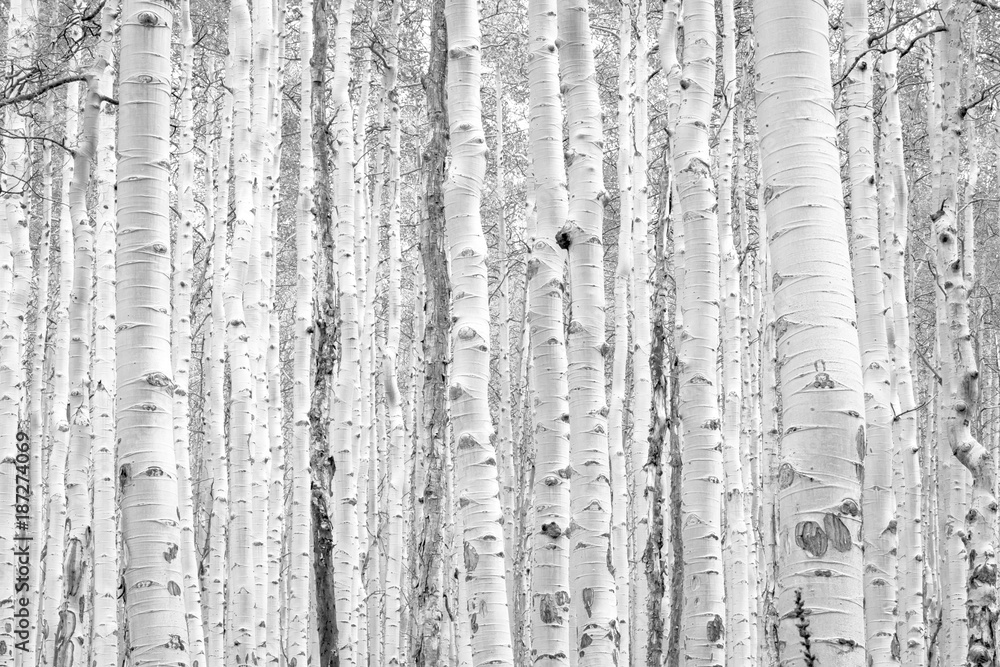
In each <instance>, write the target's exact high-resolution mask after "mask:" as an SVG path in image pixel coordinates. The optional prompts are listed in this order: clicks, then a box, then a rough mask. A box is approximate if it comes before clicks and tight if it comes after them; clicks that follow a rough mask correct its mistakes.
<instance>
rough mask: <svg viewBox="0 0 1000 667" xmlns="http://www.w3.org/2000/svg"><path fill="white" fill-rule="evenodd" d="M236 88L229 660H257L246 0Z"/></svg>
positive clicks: (235, 17)
mask: <svg viewBox="0 0 1000 667" xmlns="http://www.w3.org/2000/svg"><path fill="white" fill-rule="evenodd" d="M230 54H231V55H230V57H231V63H230V71H229V88H230V89H231V90H232V91H233V98H234V99H233V103H234V105H233V175H234V179H233V182H234V186H233V197H234V201H233V203H234V204H235V209H236V217H235V220H234V223H233V233H232V251H231V255H230V258H229V272H228V274H227V277H226V283H225V286H224V288H225V298H224V306H225V316H226V348H227V350H228V352H229V367H230V387H231V394H230V408H229V410H230V413H229V414H230V417H229V437H228V451H229V481H230V495H229V499H230V503H229V517H230V519H229V525H228V531H229V549H228V556H229V576H228V581H227V586H228V593H227V595H228V600H227V607H229V609H228V610H227V616H228V618H229V621H228V626H227V632H226V642H227V646H226V648H227V654H226V661H227V665H228V667H239V666H241V665H245V664H252V663H253V662H255V661H256V660H257V659H258V658H257V655H256V647H257V641H256V625H257V613H258V609H257V607H256V598H255V594H254V592H255V582H254V571H253V566H254V550H253V542H254V536H253V527H254V523H253V514H254V512H253V509H254V508H253V461H252V458H253V452H254V442H253V436H254V434H253V414H254V380H253V370H252V366H251V349H250V337H251V336H252V335H256V332H250V331H248V329H247V319H246V318H247V314H246V307H245V301H246V295H245V291H246V285H247V283H248V282H249V281H248V272H249V268H250V257H251V252H252V250H251V245H252V244H253V229H254V220H253V172H252V171H251V161H250V152H251V118H250V113H251V89H250V81H249V76H250V60H251V40H250V11H249V8H248V7H247V4H246V2H245V1H243V0H237V1H236V2H234V3H233V4H232V7H231V14H230Z"/></svg>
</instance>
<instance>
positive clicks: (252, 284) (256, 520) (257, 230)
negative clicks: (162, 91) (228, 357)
mask: <svg viewBox="0 0 1000 667" xmlns="http://www.w3.org/2000/svg"><path fill="white" fill-rule="evenodd" d="M251 12H252V13H251V17H252V18H251V24H250V26H249V27H250V29H251V33H252V34H251V37H252V40H253V46H252V53H253V60H252V63H253V65H252V81H251V82H250V86H251V88H250V179H251V183H252V193H251V197H252V209H251V218H252V220H251V222H252V230H253V231H252V232H251V234H252V235H251V241H250V254H249V258H248V267H247V276H246V285H245V288H244V293H243V305H244V308H245V315H246V332H247V334H248V341H247V347H248V351H249V355H250V373H251V376H252V379H251V383H252V390H251V391H252V396H253V404H252V410H253V422H252V424H253V426H252V429H253V435H252V436H251V442H252V446H251V459H250V462H251V471H252V472H251V479H252V481H251V496H252V501H251V502H252V510H251V511H252V515H253V519H252V521H251V536H252V551H253V598H254V607H255V608H256V610H257V612H256V613H257V617H256V619H255V623H254V627H253V630H254V642H255V644H256V647H257V648H256V651H257V657H258V659H261V658H263V657H264V656H265V655H266V653H267V646H266V644H267V549H266V546H267V542H266V534H267V524H268V519H267V509H268V500H267V493H268V476H269V473H270V437H269V434H268V431H269V428H268V414H267V413H268V405H269V400H268V396H269V392H268V387H267V375H266V371H267V369H266V354H267V347H268V339H269V332H270V326H269V322H268V308H267V299H268V296H269V294H268V292H269V287H268V285H269V282H270V280H269V277H268V274H269V272H270V260H269V258H268V257H267V250H268V249H269V245H270V244H269V242H268V239H269V235H270V228H271V207H270V204H269V203H268V194H269V193H268V192H267V189H266V188H265V186H264V181H265V175H266V172H267V171H268V170H269V169H270V163H271V157H270V145H269V141H268V134H269V133H268V125H269V122H270V118H271V115H270V109H269V105H268V97H269V94H270V93H269V89H270V83H271V81H270V79H271V70H272V51H273V48H272V47H273V44H272V43H273V41H274V38H275V31H274V29H273V16H272V2H271V0H257V1H256V2H254V3H252V7H251Z"/></svg>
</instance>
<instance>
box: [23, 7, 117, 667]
mask: <svg viewBox="0 0 1000 667" xmlns="http://www.w3.org/2000/svg"><path fill="white" fill-rule="evenodd" d="M118 10H119V3H118V2H117V0H112V1H111V2H107V3H105V5H104V8H103V9H102V11H101V44H102V46H103V47H104V49H105V50H104V54H103V55H104V57H105V58H106V60H107V62H106V63H105V66H104V69H103V71H102V72H101V74H100V76H99V79H98V81H99V85H98V93H99V94H101V95H105V96H110V95H111V93H112V89H113V84H114V70H113V69H112V65H111V59H112V58H113V54H114V51H113V48H112V47H113V44H114V34H115V20H116V17H117V15H118ZM115 115H116V110H115V107H114V106H113V105H110V104H108V105H105V106H104V108H103V109H102V111H101V113H100V115H99V117H98V120H97V174H96V180H97V211H96V227H97V234H96V237H95V244H94V254H95V257H96V269H95V278H96V288H95V291H94V360H93V364H94V365H93V378H92V387H93V394H92V399H91V403H90V421H91V424H92V427H93V437H92V442H91V444H92V450H91V451H92V457H93V479H94V487H93V494H94V495H93V498H94V526H93V538H92V544H93V554H94V561H93V562H94V587H93V591H94V600H93V603H92V607H93V614H94V616H93V619H94V620H93V624H92V626H91V637H90V646H91V653H92V657H91V662H92V663H96V664H98V665H117V664H118V637H117V635H118V634H119V632H120V631H121V630H120V629H119V627H118V561H119V558H118V540H117V538H118V536H117V530H116V528H117V526H116V525H115V524H116V521H115V519H116V510H115V505H116V503H115V414H114V401H115V394H116V391H115V336H116V334H115V329H116V320H115V277H116V272H115V226H116V222H117V220H116V216H115ZM25 665H28V666H30V665H33V663H32V662H28V661H26V662H25Z"/></svg>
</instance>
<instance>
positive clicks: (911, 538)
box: [881, 10, 927, 667]
mask: <svg viewBox="0 0 1000 667" xmlns="http://www.w3.org/2000/svg"><path fill="white" fill-rule="evenodd" d="M893 16H894V14H892V13H890V12H889V11H888V10H887V13H886V22H887V24H889V25H891V24H892V21H893ZM893 41H895V40H893ZM889 46H890V45H888V44H887V47H889ZM897 62H898V55H897V54H896V52H895V51H893V50H892V49H891V48H887V50H886V53H885V54H883V56H882V67H881V69H882V75H883V76H884V77H885V84H884V88H885V95H886V101H885V103H884V106H883V109H884V112H883V113H884V114H885V118H886V121H885V123H886V127H887V132H886V135H885V136H884V137H883V138H882V146H883V151H884V153H883V154H884V155H885V161H884V163H883V165H882V169H883V173H885V174H886V176H885V181H886V185H887V186H889V185H890V184H891V188H892V193H893V197H892V200H891V201H892V206H893V210H892V216H891V218H890V217H888V216H887V217H886V220H885V224H886V229H885V230H884V231H883V238H885V239H887V241H888V242H887V243H885V244H884V245H885V247H884V249H883V250H884V253H885V254H884V256H883V262H882V263H883V267H884V271H885V282H886V285H887V289H888V292H889V294H890V295H891V299H892V311H891V316H892V320H891V321H890V322H888V323H887V325H886V326H887V329H888V330H889V332H890V334H891V335H890V341H891V345H890V353H891V355H892V370H893V376H892V382H893V386H894V392H895V394H896V395H897V396H898V402H899V405H898V409H897V410H896V411H895V412H896V417H895V418H894V419H893V424H892V428H893V437H894V438H895V440H896V445H897V447H898V448H899V455H900V459H901V461H902V468H903V486H904V497H903V498H902V499H897V500H902V507H903V516H902V517H900V518H901V519H902V520H901V521H900V522H899V523H898V525H899V526H900V527H901V528H900V531H899V545H900V556H901V560H900V561H899V563H898V565H899V567H898V575H897V581H899V592H898V604H899V613H898V615H897V628H899V630H898V631H897V639H898V641H899V644H900V648H901V663H902V664H904V665H912V666H913V667H923V666H924V665H925V664H927V644H926V625H925V622H924V580H923V569H924V559H925V555H924V539H923V526H924V522H923V517H922V502H923V488H922V482H923V480H922V479H921V462H920V443H919V441H918V439H917V426H918V425H917V412H916V410H917V403H916V397H915V392H914V380H913V371H912V368H911V366H910V315H909V302H908V300H907V296H906V283H905V280H904V270H905V267H906V243H907V237H908V231H909V230H908V225H909V190H908V186H907V180H906V170H905V164H904V158H903V128H902V120H901V117H900V109H899V88H898V78H897ZM904 559H905V560H904Z"/></svg>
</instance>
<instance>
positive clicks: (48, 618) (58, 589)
mask: <svg viewBox="0 0 1000 667" xmlns="http://www.w3.org/2000/svg"><path fill="white" fill-rule="evenodd" d="M79 100H80V86H79V84H78V83H76V82H74V83H70V84H68V85H67V86H66V136H67V137H76V136H77V130H78V129H79ZM120 141H121V137H120V136H119V142H120ZM73 168H74V167H73V161H72V160H71V159H67V160H66V162H65V163H64V167H63V182H62V195H61V200H62V201H61V204H62V205H61V206H60V209H59V235H58V237H57V238H58V239H59V241H58V246H57V247H58V250H59V264H58V267H59V271H58V276H59V278H58V282H57V286H58V289H59V299H58V301H57V302H56V303H55V306H56V309H55V333H54V341H53V350H54V353H53V354H52V357H53V359H52V368H53V370H52V376H53V379H52V401H51V402H50V404H49V431H50V432H51V433H52V444H51V449H50V451H49V454H48V467H47V471H46V474H47V476H48V480H49V498H48V508H47V514H48V525H49V526H52V527H53V528H52V530H51V532H50V534H49V537H48V540H47V544H46V547H45V554H46V556H45V579H44V582H45V584H44V585H45V587H44V591H43V596H44V598H43V600H42V610H41V613H42V626H43V636H44V639H45V643H44V649H43V650H44V653H43V654H42V656H41V661H42V664H43V665H54V664H56V663H55V658H56V651H57V646H56V639H57V632H56V630H57V628H58V627H59V619H60V617H61V615H60V613H59V612H60V609H61V606H60V602H61V596H62V595H63V593H64V590H65V588H64V585H63V584H64V579H65V570H64V567H63V566H64V562H63V557H64V556H63V554H64V550H65V544H66V530H65V527H66V517H67V513H68V512H67V510H68V507H67V503H68V499H67V495H68V494H67V488H66V474H67V455H68V454H69V449H70V439H71V433H70V431H71V427H70V423H69V417H70V412H69V399H70V375H69V372H70V335H71V330H72V325H71V322H70V308H71V298H72V290H73V237H72V234H73V232H72V227H73V224H72V220H71V219H70V209H69V206H68V203H69V191H70V183H71V182H72V180H73ZM119 201H121V200H119ZM119 210H121V209H120V208H119ZM169 360H170V349H169V345H168V347H167V366H169ZM120 362H121V360H119V364H120ZM118 398H119V400H121V395H120V394H119V396H118ZM119 405H121V404H119ZM169 419H170V418H169V412H168V414H167V421H168V422H169ZM158 435H159V434H158ZM120 455H121V454H120V452H119V456H120ZM119 468H120V466H119ZM121 502H124V498H122V500H121ZM123 510H124V507H123ZM123 518H124V517H123ZM126 594H127V593H126ZM44 628H47V631H46V630H45V629H44Z"/></svg>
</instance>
